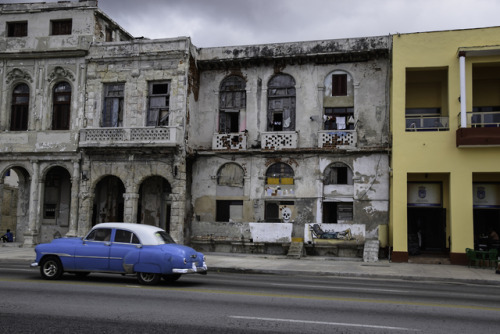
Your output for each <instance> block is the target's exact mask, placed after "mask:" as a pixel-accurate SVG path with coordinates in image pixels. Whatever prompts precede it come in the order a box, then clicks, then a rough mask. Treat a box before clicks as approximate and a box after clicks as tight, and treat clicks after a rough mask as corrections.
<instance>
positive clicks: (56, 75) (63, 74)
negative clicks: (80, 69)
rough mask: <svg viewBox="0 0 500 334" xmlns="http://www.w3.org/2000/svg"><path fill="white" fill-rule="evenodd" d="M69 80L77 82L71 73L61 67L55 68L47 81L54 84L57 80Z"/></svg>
mask: <svg viewBox="0 0 500 334" xmlns="http://www.w3.org/2000/svg"><path fill="white" fill-rule="evenodd" d="M61 78H62V79H69V80H71V81H75V76H74V75H73V73H71V71H69V70H66V69H64V68H62V67H60V66H57V67H55V68H54V70H53V71H52V72H51V73H50V74H49V75H48V77H47V81H48V82H52V81H54V80H56V79H61Z"/></svg>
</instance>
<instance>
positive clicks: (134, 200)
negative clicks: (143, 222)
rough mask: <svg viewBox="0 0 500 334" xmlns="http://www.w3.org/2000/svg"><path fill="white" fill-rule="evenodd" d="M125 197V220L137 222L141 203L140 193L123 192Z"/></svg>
mask: <svg viewBox="0 0 500 334" xmlns="http://www.w3.org/2000/svg"><path fill="white" fill-rule="evenodd" d="M123 198H124V199H125V212H124V214H123V217H124V220H125V222H127V223H134V224H136V223H137V210H138V204H139V194H137V193H125V194H123Z"/></svg>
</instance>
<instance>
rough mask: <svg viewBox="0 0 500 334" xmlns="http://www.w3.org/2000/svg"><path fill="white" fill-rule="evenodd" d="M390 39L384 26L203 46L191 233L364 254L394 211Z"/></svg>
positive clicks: (254, 244)
mask: <svg viewBox="0 0 500 334" xmlns="http://www.w3.org/2000/svg"><path fill="white" fill-rule="evenodd" d="M389 50H390V40H389V38H388V37H372V38H360V39H346V40H328V41H313V42H299V43H285V44H272V45H251V46H240V47H226V48H224V47H221V48H207V49H201V50H199V53H198V55H197V65H198V71H199V73H200V74H199V76H200V85H199V86H200V92H199V98H198V101H197V103H196V104H195V106H190V108H189V116H190V117H189V118H190V123H189V140H188V146H189V149H190V150H191V151H192V152H194V153H193V159H192V161H193V163H192V171H191V176H192V187H191V192H192V196H191V197H192V207H193V210H194V212H193V221H192V224H191V229H192V232H191V235H192V243H193V244H195V245H197V246H198V247H199V248H202V249H206V250H212V251H214V250H215V251H231V252H257V253H259V252H262V253H274V254H283V253H284V254H286V253H288V252H289V251H290V249H289V247H290V244H292V242H294V241H295V242H297V243H298V244H300V245H305V249H306V252H307V253H308V254H322V255H324V254H328V255H335V256H362V251H363V245H364V242H365V239H376V240H378V233H379V229H380V226H382V230H383V231H386V227H387V223H388V203H389V202H388V200H389V191H388V186H389V177H388V172H389V166H388V148H389V128H388V126H389V114H388V102H389V95H388V85H387V79H388V75H389V70H390V68H389V63H390V61H389ZM300 248H301V247H299V255H300ZM360 253H361V254H360Z"/></svg>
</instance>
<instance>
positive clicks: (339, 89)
mask: <svg viewBox="0 0 500 334" xmlns="http://www.w3.org/2000/svg"><path fill="white" fill-rule="evenodd" d="M332 96H347V73H338V74H332Z"/></svg>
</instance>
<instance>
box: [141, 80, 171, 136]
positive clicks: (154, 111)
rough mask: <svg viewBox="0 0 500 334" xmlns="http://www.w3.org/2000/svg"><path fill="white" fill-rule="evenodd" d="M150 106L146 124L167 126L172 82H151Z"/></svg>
mask: <svg viewBox="0 0 500 334" xmlns="http://www.w3.org/2000/svg"><path fill="white" fill-rule="evenodd" d="M148 98H149V108H148V115H147V120H146V126H167V125H168V116H169V105H170V83H169V82H165V81H163V82H151V83H149V94H148Z"/></svg>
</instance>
